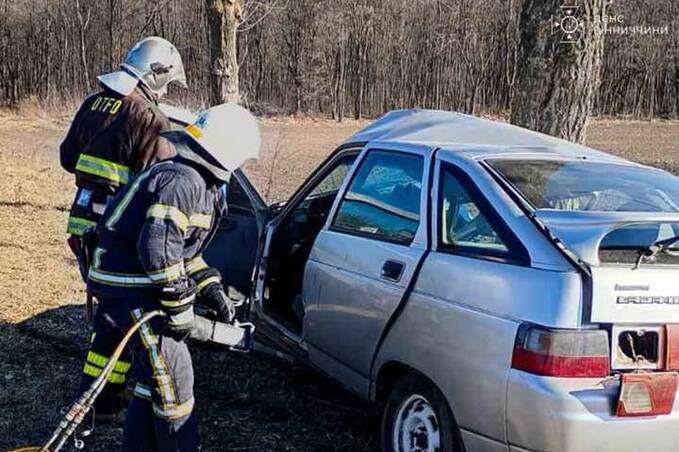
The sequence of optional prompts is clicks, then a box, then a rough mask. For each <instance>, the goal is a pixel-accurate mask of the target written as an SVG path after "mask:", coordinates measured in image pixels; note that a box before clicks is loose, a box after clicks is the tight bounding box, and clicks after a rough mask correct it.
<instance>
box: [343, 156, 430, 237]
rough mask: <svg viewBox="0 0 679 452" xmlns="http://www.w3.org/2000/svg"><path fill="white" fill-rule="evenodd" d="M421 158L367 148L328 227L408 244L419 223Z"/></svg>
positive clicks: (422, 163)
mask: <svg viewBox="0 0 679 452" xmlns="http://www.w3.org/2000/svg"><path fill="white" fill-rule="evenodd" d="M423 165H424V162H423V159H422V157H420V156H417V155H410V154H404V153H398V152H387V151H370V152H369V153H368V155H367V156H366V158H365V159H364V160H363V162H362V163H361V167H360V168H359V169H358V171H357V172H356V175H355V176H354V179H353V180H352V182H351V185H350V186H349V189H348V190H347V192H346V194H345V195H344V198H343V199H342V202H341V204H340V206H339V209H338V211H337V215H336V216H335V219H334V221H333V223H332V229H334V230H337V231H341V232H347V233H350V234H356V235H361V236H366V237H371V238H375V239H378V240H386V241H389V242H394V243H399V244H403V245H410V243H412V241H413V239H414V238H415V233H416V232H417V228H418V227H419V224H420V199H421V194H422V171H423Z"/></svg>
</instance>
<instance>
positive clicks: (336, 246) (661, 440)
mask: <svg viewBox="0 0 679 452" xmlns="http://www.w3.org/2000/svg"><path fill="white" fill-rule="evenodd" d="M229 198H230V199H229V208H230V213H229V215H228V217H227V218H226V219H225V221H224V222H223V223H222V225H221V229H220V232H219V233H218V235H217V236H216V238H215V240H214V242H213V243H212V245H211V247H210V249H209V252H208V254H207V258H208V260H209V261H211V262H212V263H213V264H214V265H216V266H217V267H219V268H220V269H221V270H222V273H223V275H224V277H225V280H226V281H227V282H228V284H229V286H230V290H231V292H232V294H233V295H234V296H241V297H243V298H244V299H248V300H251V305H250V313H251V317H252V319H253V321H254V322H255V323H256V324H257V326H258V329H257V332H258V335H259V338H260V340H263V341H265V342H266V343H267V344H268V345H269V346H270V347H272V348H275V349H277V350H279V351H281V352H283V353H286V354H288V355H292V356H294V357H295V358H296V359H298V360H299V361H302V362H304V363H307V364H309V365H311V366H313V367H314V368H316V369H318V370H319V371H321V372H322V373H324V374H326V375H327V376H329V377H330V378H331V379H333V380H334V381H336V382H338V383H339V384H341V385H343V386H345V387H346V388H348V389H349V390H351V391H353V392H354V393H356V394H358V395H359V396H361V397H363V398H365V399H367V400H370V401H372V402H374V403H375V404H376V405H377V406H378V407H379V409H380V413H381V427H380V430H381V431H380V436H381V444H382V448H383V450H385V451H444V452H448V451H459V450H468V451H504V452H506V451H517V452H518V451H537V450H553V451H604V450H608V451H669V450H679V406H675V405H676V404H675V403H674V400H675V397H676V393H677V375H678V374H677V373H676V372H674V371H675V370H679V282H678V281H679V239H678V237H677V236H679V179H678V178H676V177H674V176H672V175H670V174H669V173H666V172H663V171H660V170H657V169H653V168H649V167H645V166H642V165H639V164H636V163H632V162H629V161H626V160H623V159H620V158H617V157H614V156H611V155H609V154H606V153H603V152H598V151H595V150H592V149H589V148H586V147H583V146H579V145H576V144H572V143H568V142H565V141H561V140H557V139H555V138H552V137H548V136H545V135H541V134H538V133H534V132H530V131H527V130H524V129H520V128H517V127H513V126H510V125H506V124H501V123H496V122H492V121H487V120H483V119H479V118H475V117H471V116H466V115H462V114H457V113H448V112H438V111H422V110H409V111H397V112H392V113H389V114H387V115H385V116H384V117H382V118H381V119H379V120H378V121H376V122H374V123H373V124H372V125H370V126H368V127H367V128H365V129H364V130H362V131H360V132H358V133H357V134H355V135H354V136H352V137H351V138H349V139H348V140H347V141H346V142H345V143H344V144H343V145H342V146H340V147H339V149H337V150H336V151H335V152H334V153H333V154H332V155H331V156H330V157H329V158H328V159H327V160H326V161H325V162H324V163H323V164H322V165H321V166H320V167H319V168H318V169H317V170H316V171H315V172H314V173H313V174H312V175H311V176H310V177H309V178H308V180H307V181H306V182H305V183H304V184H303V185H302V186H301V187H300V188H299V190H297V192H296V193H295V194H294V195H293V196H292V197H291V198H290V200H289V201H287V202H285V203H283V204H277V205H273V206H267V205H265V204H264V203H263V202H262V200H261V198H260V197H259V196H258V195H257V193H256V191H255V190H254V188H253V187H252V185H250V183H249V182H248V181H247V179H246V178H245V177H244V176H243V174H242V173H240V172H236V173H235V175H234V179H233V180H232V183H231V189H230V195H229ZM239 294H240V295H239Z"/></svg>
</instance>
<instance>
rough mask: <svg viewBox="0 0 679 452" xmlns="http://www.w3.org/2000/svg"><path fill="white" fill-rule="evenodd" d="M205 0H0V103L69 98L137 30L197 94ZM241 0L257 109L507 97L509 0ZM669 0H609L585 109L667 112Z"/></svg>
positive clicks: (507, 101) (205, 65)
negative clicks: (166, 54) (164, 50)
mask: <svg viewBox="0 0 679 452" xmlns="http://www.w3.org/2000/svg"><path fill="white" fill-rule="evenodd" d="M224 1H230V0H224ZM205 3H206V2H205V1H204V0H182V1H179V0H145V1H137V0H0V105H2V106H9V107H16V106H18V105H20V104H21V102H23V101H25V100H26V99H37V101H38V102H40V103H44V104H46V105H48V106H51V107H58V106H60V105H71V104H75V103H77V102H79V101H80V99H81V98H82V96H83V95H85V94H86V93H88V92H91V91H93V90H94V89H96V75H98V74H100V73H103V72H107V71H110V70H113V69H115V68H117V66H118V65H119V64H120V62H121V61H122V59H123V58H124V56H125V53H126V52H127V49H128V47H129V46H131V45H132V44H133V43H134V42H135V41H136V40H138V39H139V38H141V37H144V36H148V35H158V36H163V37H165V38H167V39H169V40H170V41H172V42H173V43H175V44H176V45H177V47H178V48H179V50H180V52H181V53H182V56H183V58H184V62H185V65H186V69H187V76H188V80H189V85H190V88H189V90H187V91H180V90H175V91H174V92H173V97H174V98H175V99H176V100H177V101H178V102H180V103H183V104H185V105H189V106H192V107H199V106H203V105H206V104H207V103H208V100H209V86H210V85H209V83H210V63H209V43H208V24H207V17H206V5H205ZM241 3H242V14H241V20H240V24H239V30H238V62H239V66H240V71H239V77H240V93H241V98H242V100H243V102H244V103H245V104H247V105H248V106H250V108H252V109H253V110H255V111H256V112H257V113H260V114H299V113H305V114H313V115H323V116H328V117H333V118H336V119H341V118H342V117H345V116H347V117H356V118H359V117H375V116H378V115H380V114H382V113H383V112H384V111H386V110H390V109H395V108H409V107H422V108H438V109H448V110H457V111H464V112H469V113H479V112H504V111H507V110H508V109H509V106H510V105H511V96H512V92H513V87H514V86H515V80H516V75H515V74H516V65H517V60H518V56H517V49H518V44H519V38H518V34H519V31H518V21H519V12H520V9H521V0H241ZM566 3H568V2H566ZM574 3H577V2H574ZM678 4H679V2H677V1H676V0H626V1H624V0H617V1H612V2H609V4H608V11H607V13H606V15H607V18H610V19H611V21H612V23H611V24H609V25H613V26H615V27H620V28H618V30H617V32H615V33H607V34H606V36H605V45H604V53H603V60H602V72H601V82H600V86H599V89H598V91H597V94H596V96H595V100H594V105H593V111H592V113H593V114H594V115H599V116H625V117H632V118H653V117H679V5H678ZM634 27H641V28H640V29H637V30H636V31H634ZM622 28H628V31H627V32H621V30H622ZM555 32H558V30H557V31H555ZM560 45H572V44H568V43H565V44H560Z"/></svg>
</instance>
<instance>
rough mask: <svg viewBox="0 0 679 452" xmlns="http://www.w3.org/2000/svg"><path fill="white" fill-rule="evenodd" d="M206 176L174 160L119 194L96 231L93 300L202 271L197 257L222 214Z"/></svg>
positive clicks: (142, 289) (143, 289)
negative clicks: (94, 297) (96, 297)
mask: <svg viewBox="0 0 679 452" xmlns="http://www.w3.org/2000/svg"><path fill="white" fill-rule="evenodd" d="M205 177H206V178H207V179H208V180H210V177H209V176H205ZM206 178H204V176H203V175H201V173H200V170H199V169H198V168H197V167H194V164H193V163H190V162H187V161H185V160H183V159H181V158H180V157H177V158H175V159H172V160H169V161H165V162H159V163H157V164H155V165H153V166H151V167H150V168H149V169H147V170H145V171H143V172H142V173H140V174H139V175H138V176H136V177H135V178H134V179H133V180H132V181H131V182H130V184H129V185H128V186H126V187H125V188H124V189H123V190H121V192H120V193H119V195H118V196H116V197H115V198H114V200H113V201H112V202H111V203H110V205H109V206H108V208H107V209H106V213H105V214H104V217H103V218H102V220H101V222H100V223H99V226H98V229H97V231H98V248H97V249H96V251H95V253H94V256H93V262H92V267H91V268H90V272H89V278H88V288H89V289H90V290H91V291H92V293H93V294H94V295H95V296H100V297H119V296H130V294H131V293H132V292H134V291H137V290H138V291H139V292H140V295H141V294H142V292H143V293H144V294H147V292H148V290H149V289H152V290H156V289H157V288H158V287H161V286H163V285H166V284H171V283H172V282H174V281H175V280H177V279H179V278H181V277H182V276H184V275H189V274H191V273H194V272H195V271H197V269H201V268H204V266H205V265H206V264H205V262H204V261H203V260H202V258H201V257H200V253H201V252H202V250H203V248H204V247H205V246H206V245H207V243H208V241H209V239H210V238H211V237H212V234H213V233H214V231H215V230H216V228H217V225H218V223H219V217H221V215H223V213H224V211H225V206H224V202H223V201H224V195H223V193H222V192H221V191H220V190H219V189H218V188H217V187H216V186H212V185H210V183H209V182H206ZM222 206H224V207H222ZM131 291H132V292H131Z"/></svg>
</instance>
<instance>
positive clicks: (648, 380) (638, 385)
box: [615, 372, 679, 416]
mask: <svg viewBox="0 0 679 452" xmlns="http://www.w3.org/2000/svg"><path fill="white" fill-rule="evenodd" d="M678 382H679V374H677V373H676V372H662V373H658V372H655V373H634V374H631V373H630V374H623V375H622V377H621V385H620V398H619V399H618V407H617V409H616V411H615V414H616V416H658V415H661V414H670V413H671V412H672V407H673V405H674V397H675V395H676V393H677V383H678Z"/></svg>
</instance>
